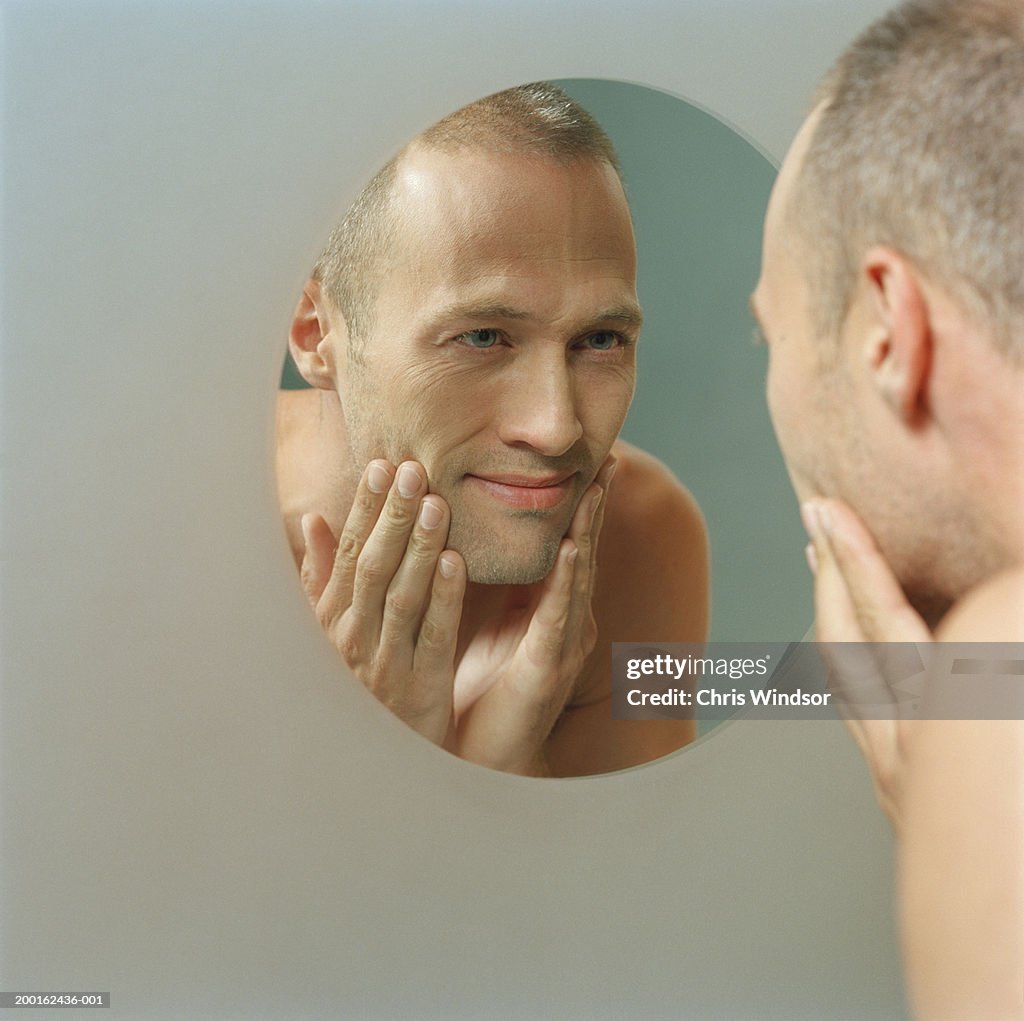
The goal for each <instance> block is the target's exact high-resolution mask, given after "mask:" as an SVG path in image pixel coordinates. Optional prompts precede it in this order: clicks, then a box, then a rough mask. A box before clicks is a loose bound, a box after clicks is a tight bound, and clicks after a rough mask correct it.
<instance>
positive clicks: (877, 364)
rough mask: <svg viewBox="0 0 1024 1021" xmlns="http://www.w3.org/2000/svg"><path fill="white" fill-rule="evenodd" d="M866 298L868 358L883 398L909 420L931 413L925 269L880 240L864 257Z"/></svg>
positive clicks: (862, 266) (872, 374)
mask: <svg viewBox="0 0 1024 1021" xmlns="http://www.w3.org/2000/svg"><path fill="white" fill-rule="evenodd" d="M861 282H862V285H863V286H864V288H865V295H866V299H867V310H866V314H867V316H868V331H867V337H866V346H865V351H864V354H865V358H866V361H867V364H868V371H869V372H870V374H871V377H872V379H873V381H874V384H875V387H876V388H877V390H878V392H879V394H880V395H881V396H882V398H883V400H884V401H885V402H886V403H887V404H888V405H889V406H890V408H891V409H892V410H893V411H894V412H895V413H896V414H897V415H898V416H899V417H900V418H901V419H902V420H903V421H904V422H906V423H907V424H908V425H915V424H917V423H918V422H919V421H920V420H921V417H922V416H923V415H924V414H925V413H926V412H927V408H928V400H927V398H928V382H929V374H930V372H931V364H932V342H933V335H932V322H931V314H930V309H929V305H928V298H927V294H926V292H925V289H924V287H923V286H922V279H921V274H920V272H919V271H918V269H917V268H916V267H915V266H914V265H913V263H911V262H910V261H909V260H908V259H907V258H906V256H904V255H902V254H901V253H900V252H897V251H896V250H895V249H893V248H888V247H886V246H884V245H876V246H874V247H873V248H871V249H869V250H868V252H867V253H865V255H864V258H863V259H862V260H861Z"/></svg>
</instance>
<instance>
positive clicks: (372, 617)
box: [352, 461, 427, 641]
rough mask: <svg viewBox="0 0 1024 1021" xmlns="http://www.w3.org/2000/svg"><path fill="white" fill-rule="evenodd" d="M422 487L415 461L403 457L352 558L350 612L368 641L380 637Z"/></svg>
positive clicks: (420, 476)
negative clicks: (367, 534)
mask: <svg viewBox="0 0 1024 1021" xmlns="http://www.w3.org/2000/svg"><path fill="white" fill-rule="evenodd" d="M426 488H427V486H426V476H425V473H424V471H423V468H422V467H421V466H420V465H419V464H417V463H416V462H415V461H404V462H403V463H402V464H400V465H399V466H398V471H396V472H395V478H394V481H393V482H392V484H391V488H390V489H389V490H388V494H387V499H386V500H385V501H384V507H383V509H382V510H381V512H380V516H379V517H378V518H377V521H376V524H374V526H373V530H372V531H371V532H370V536H369V538H368V539H367V540H366V542H365V544H364V545H363V549H362V552H361V553H360V554H359V558H358V560H357V562H356V568H355V579H354V584H353V589H352V613H353V616H354V617H355V618H356V619H357V620H358V621H359V624H360V629H361V630H362V632H363V634H364V636H365V637H366V638H368V639H369V640H371V641H375V640H377V639H379V637H380V629H381V622H382V620H383V618H384V604H385V600H386V598H387V593H388V588H389V587H390V585H391V583H392V581H393V580H394V577H395V573H396V572H397V570H398V567H399V565H400V564H401V562H402V557H404V556H405V550H406V547H407V546H408V543H409V536H410V535H411V534H412V530H413V527H414V525H415V523H416V517H417V512H418V510H419V504H420V500H421V499H422V497H423V495H424V493H425V492H426Z"/></svg>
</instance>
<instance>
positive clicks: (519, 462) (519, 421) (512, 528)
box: [332, 146, 640, 584]
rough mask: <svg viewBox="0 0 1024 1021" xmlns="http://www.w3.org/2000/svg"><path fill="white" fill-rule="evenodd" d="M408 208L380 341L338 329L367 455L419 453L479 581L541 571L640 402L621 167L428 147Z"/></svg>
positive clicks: (404, 182)
mask: <svg viewBox="0 0 1024 1021" xmlns="http://www.w3.org/2000/svg"><path fill="white" fill-rule="evenodd" d="M394 202H395V207H396V209H397V213H398V220H399V229H398V237H397V238H396V240H395V242H394V244H393V246H392V250H393V257H392V261H391V266H390V269H389V272H388V274H387V275H386V278H385V279H384V280H383V281H382V282H381V284H380V286H379V288H378V291H377V295H376V301H375V305H374V315H373V323H372V327H371V331H370V335H369V336H367V337H365V338H361V339H360V341H359V343H358V348H357V350H356V351H355V352H353V351H352V350H351V349H350V348H349V345H348V343H347V338H343V337H340V336H337V337H334V338H333V341H332V343H333V348H332V350H333V357H334V361H335V365H336V382H337V389H338V392H339V395H340V398H341V404H342V408H343V410H344V414H345V418H346V423H347V427H348V432H349V439H350V443H351V446H352V454H353V458H354V463H355V466H356V468H357V469H360V470H361V468H362V466H363V465H365V464H366V462H367V461H369V460H370V459H372V458H374V457H384V458H387V459H388V460H389V461H391V462H392V463H393V464H398V463H399V462H401V461H403V460H407V459H414V460H417V461H419V462H420V463H421V464H423V466H424V468H425V469H426V471H427V477H428V479H429V482H430V489H431V491H432V492H435V493H438V494H439V495H440V496H442V497H443V498H444V499H445V500H446V501H447V502H448V504H449V506H450V507H451V512H452V524H451V529H450V533H449V540H448V544H449V546H450V547H451V548H453V549H456V550H458V551H459V552H460V553H461V554H462V555H463V557H464V558H465V560H466V564H467V567H468V571H469V577H470V579H471V580H472V581H479V582H485V583H492V584H525V583H530V582H533V581H537V580H539V579H540V578H542V577H544V575H546V574H547V573H548V572H549V571H550V569H551V567H552V566H553V564H554V560H555V556H556V554H557V551H558V546H559V543H560V541H561V539H562V536H563V535H564V534H565V532H566V530H567V528H568V526H569V522H570V520H571V518H572V515H573V512H574V510H575V508H576V505H577V503H578V502H579V499H580V497H581V496H582V495H583V492H584V491H585V490H586V488H587V486H588V485H589V484H590V482H591V481H592V480H593V478H594V476H595V475H596V473H597V471H598V469H599V468H600V467H601V465H602V463H603V462H604V460H605V458H606V457H607V455H608V452H609V450H610V449H611V446H612V443H613V442H614V440H615V438H616V436H617V435H618V433H619V430H620V428H621V426H622V423H623V421H624V419H625V416H626V411H627V410H628V408H629V404H630V401H631V399H632V396H633V390H634V386H635V350H634V348H635V344H636V341H637V337H638V334H639V329H640V310H639V306H638V303H637V297H636V255H635V244H634V240H633V231H632V225H631V222H630V217H629V211H628V208H627V205H626V200H625V196H624V194H623V191H622V186H621V184H620V182H619V180H618V177H617V176H616V174H615V172H614V170H613V169H612V168H611V167H610V166H607V165H606V164H599V163H591V162H581V163H579V164H576V165H572V166H559V165H556V164H552V163H548V162H546V161H538V160H536V159H527V158H524V157H521V156H507V155H501V156H496V155H494V154H493V153H486V152H480V151H476V150H471V149H466V150H461V151H456V152H450V153H445V152H438V151H434V150H429V149H425V148H422V147H416V146H414V147H413V148H412V149H411V150H410V151H409V152H408V153H407V154H406V156H405V157H404V158H403V160H402V163H401V165H400V167H399V169H398V173H397V178H396V182H395V191H394Z"/></svg>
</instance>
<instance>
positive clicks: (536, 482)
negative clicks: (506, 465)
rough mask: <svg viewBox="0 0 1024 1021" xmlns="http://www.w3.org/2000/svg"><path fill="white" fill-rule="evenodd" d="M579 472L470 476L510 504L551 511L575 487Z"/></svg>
mask: <svg viewBox="0 0 1024 1021" xmlns="http://www.w3.org/2000/svg"><path fill="white" fill-rule="evenodd" d="M575 477H576V472H574V471H570V472H559V473H558V474H556V475H522V474H518V473H510V474H501V475H467V476H466V478H467V479H468V480H469V481H470V482H471V483H473V484H474V485H475V486H478V487H479V488H481V489H483V490H484V491H485V492H486V493H488V494H489V495H490V496H492V497H494V498H495V499H496V500H500V501H501V502H502V503H504V504H507V505H508V506H510V507H516V508H518V509H525V510H551V508H553V507H557V506H558V504H560V503H561V502H562V501H563V500H564V499H565V498H566V497H567V496H568V495H569V494H570V493H571V492H572V491H573V489H574V488H575V486H574V480H575Z"/></svg>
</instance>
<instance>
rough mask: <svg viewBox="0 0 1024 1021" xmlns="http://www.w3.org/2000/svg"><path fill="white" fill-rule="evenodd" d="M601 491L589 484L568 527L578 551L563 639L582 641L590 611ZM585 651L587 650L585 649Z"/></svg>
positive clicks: (602, 501)
mask: <svg viewBox="0 0 1024 1021" xmlns="http://www.w3.org/2000/svg"><path fill="white" fill-rule="evenodd" d="M604 500H605V493H604V490H602V489H601V488H600V487H599V486H597V485H592V486H591V487H590V488H589V489H588V490H587V492H586V494H585V495H584V497H583V499H582V500H581V501H580V506H579V508H578V509H577V513H576V515H575V516H574V518H573V523H572V526H571V527H570V529H569V538H570V539H571V540H572V541H573V542H574V543H575V544H576V547H577V549H578V550H579V553H578V555H577V559H576V562H575V565H574V568H573V581H572V592H571V594H570V599H569V609H568V618H567V620H566V629H565V636H566V640H567V641H575V642H577V643H579V644H580V645H581V646H582V645H583V644H585V642H584V639H586V638H589V636H586V635H584V621H585V618H586V616H587V615H588V614H589V613H590V606H591V600H592V598H593V583H594V578H595V575H596V563H595V558H594V544H595V540H596V536H595V527H597V517H598V515H599V514H600V513H601V508H602V506H603V504H604ZM586 651H587V652H589V651H590V650H589V649H587V650H586Z"/></svg>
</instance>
